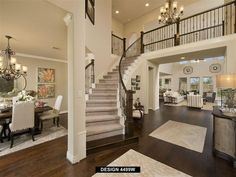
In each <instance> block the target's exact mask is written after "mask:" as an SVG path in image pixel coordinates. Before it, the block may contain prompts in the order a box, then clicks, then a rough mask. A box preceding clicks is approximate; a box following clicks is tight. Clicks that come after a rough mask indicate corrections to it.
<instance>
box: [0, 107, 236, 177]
mask: <svg viewBox="0 0 236 177" xmlns="http://www.w3.org/2000/svg"><path fill="white" fill-rule="evenodd" d="M168 120H174V121H179V122H184V123H189V124H192V125H198V126H204V127H207V137H206V141H205V146H204V151H203V153H197V152H194V151H191V150H188V149H185V148H182V147H179V146H176V145H173V144H170V143H167V142H164V141H161V140H158V139H155V138H153V137H150V136H148V134H149V133H151V132H152V131H153V130H155V129H156V128H157V127H159V126H161V125H162V124H164V123H165V122H167V121H168ZM61 123H62V124H63V125H66V121H65V119H62V122H61ZM135 132H136V133H137V134H138V135H139V136H140V141H139V144H138V145H137V144H131V145H127V146H125V147H120V148H113V149H109V150H105V151H102V152H98V153H94V154H90V155H88V157H87V158H86V159H84V160H82V161H81V162H80V163H78V164H76V165H71V164H70V163H69V162H68V161H67V160H66V150H67V142H66V141H67V138H66V137H63V138H59V139H57V140H54V141H51V142H47V143H44V144H41V145H38V146H35V147H32V148H29V149H25V150H22V151H19V152H16V153H13V154H10V155H7V156H4V157H0V177H15V176H17V177H31V176H32V177H33V176H35V177H36V176H37V177H62V176H63V177H90V176H92V175H93V174H94V173H95V167H96V166H102V165H108V164H109V163H110V162H112V161H113V160H115V159H116V158H118V157H119V156H120V155H122V154H123V153H125V152H126V151H128V150H129V149H131V148H132V149H134V150H136V151H138V152H140V153H142V154H144V155H146V156H149V157H151V158H153V159H155V160H157V161H159V162H162V163H164V164H166V165H168V166H171V167H173V168H175V169H177V170H180V171H182V172H184V173H187V174H189V175H191V176H194V177H236V169H233V167H232V164H231V163H229V162H227V161H225V160H222V159H219V158H217V157H214V156H213V155H212V116H211V112H210V111H200V110H196V109H188V108H186V107H168V106H163V105H161V109H160V110H159V111H155V112H154V111H150V113H149V115H146V116H145V118H144V119H143V120H135ZM111 176H112V175H111Z"/></svg>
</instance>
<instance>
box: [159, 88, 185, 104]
mask: <svg viewBox="0 0 236 177" xmlns="http://www.w3.org/2000/svg"><path fill="white" fill-rule="evenodd" d="M163 96H164V102H165V103H173V104H178V103H180V102H182V101H184V95H180V94H179V93H178V92H175V91H166V92H165V93H164V94H163Z"/></svg>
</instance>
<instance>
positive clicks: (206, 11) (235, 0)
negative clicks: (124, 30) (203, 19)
mask: <svg viewBox="0 0 236 177" xmlns="http://www.w3.org/2000/svg"><path fill="white" fill-rule="evenodd" d="M234 3H236V0H234V1H231V2H228V3H225V4H223V5H220V6H217V7H214V8H212V9H209V10H205V11H202V12H199V13H197V14H194V15H191V16H189V17H186V18H183V19H180V22H182V21H185V20H187V19H190V18H193V17H196V16H198V15H202V14H205V13H208V12H210V11H213V10H216V9H220V8H222V7H225V6H228V5H231V4H234ZM175 24H176V23H172V24H170V25H164V26H160V27H157V28H155V29H152V30H149V31H146V32H144V34H148V33H151V32H153V31H157V30H159V29H162V28H165V27H167V26H171V25H175Z"/></svg>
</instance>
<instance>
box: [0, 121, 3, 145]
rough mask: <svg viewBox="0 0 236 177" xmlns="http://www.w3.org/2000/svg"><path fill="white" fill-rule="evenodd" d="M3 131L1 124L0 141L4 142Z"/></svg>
mask: <svg viewBox="0 0 236 177" xmlns="http://www.w3.org/2000/svg"><path fill="white" fill-rule="evenodd" d="M2 133H3V126H2V125H0V142H1V143H3V140H2Z"/></svg>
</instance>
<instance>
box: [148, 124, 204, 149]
mask: <svg viewBox="0 0 236 177" xmlns="http://www.w3.org/2000/svg"><path fill="white" fill-rule="evenodd" d="M206 132H207V128H205V127H200V126H196V125H190V124H186V123H180V122H175V121H171V120H170V121H168V122H167V123H165V124H163V125H162V126H160V127H159V128H157V129H156V130H154V131H153V132H152V133H151V134H150V135H149V136H152V137H154V138H157V139H160V140H163V141H166V142H168V143H171V144H175V145H178V146H181V147H184V148H187V149H190V150H193V151H196V152H200V153H202V152H203V148H204V143H205V138H206Z"/></svg>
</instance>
